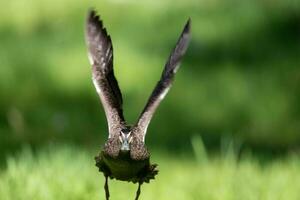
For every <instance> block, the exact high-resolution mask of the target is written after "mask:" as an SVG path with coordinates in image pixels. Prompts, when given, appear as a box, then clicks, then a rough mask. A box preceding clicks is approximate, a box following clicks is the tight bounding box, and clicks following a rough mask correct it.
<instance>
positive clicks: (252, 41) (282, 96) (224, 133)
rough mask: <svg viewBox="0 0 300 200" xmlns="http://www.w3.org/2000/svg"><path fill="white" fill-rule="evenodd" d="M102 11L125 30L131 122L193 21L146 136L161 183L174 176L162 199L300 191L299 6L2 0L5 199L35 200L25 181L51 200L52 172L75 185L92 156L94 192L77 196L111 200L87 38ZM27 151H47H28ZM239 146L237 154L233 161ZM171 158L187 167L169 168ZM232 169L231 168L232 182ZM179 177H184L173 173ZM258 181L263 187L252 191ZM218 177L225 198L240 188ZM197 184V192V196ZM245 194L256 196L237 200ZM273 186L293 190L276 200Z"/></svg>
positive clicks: (121, 61)
mask: <svg viewBox="0 0 300 200" xmlns="http://www.w3.org/2000/svg"><path fill="white" fill-rule="evenodd" d="M90 7H94V8H96V9H97V10H98V12H99V14H100V15H101V17H102V19H103V21H104V25H105V26H106V27H107V29H108V32H109V34H110V35H111V37H112V40H113V45H114V59H115V60H114V64H115V74H116V76H117V79H118V81H119V85H120V87H121V90H122V93H123V98H124V111H125V117H126V118H127V119H128V121H129V122H130V123H135V121H136V120H137V116H138V115H139V114H140V112H141V110H142V109H143V106H144V105H145V103H146V101H147V99H148V97H149V95H150V93H151V91H152V89H153V87H154V85H155V83H156V81H157V80H158V79H159V77H160V74H161V71H162V69H163V66H164V63H165V62H166V59H167V57H168V55H169V52H170V50H171V49H172V48H173V46H174V44H175V42H176V40H177V38H178V36H179V34H180V32H181V30H182V27H183V25H184V24H185V22H186V20H187V19H188V17H191V19H192V41H191V44H190V47H189V50H188V52H187V55H186V56H185V58H184V61H183V63H182V67H181V68H180V70H179V72H178V74H177V77H176V81H175V83H174V87H173V88H172V89H171V90H170V92H169V94H168V95H167V97H166V99H165V100H164V101H163V102H162V104H161V106H160V107H159V109H158V112H157V113H156V114H155V116H154V118H153V120H152V122H151V124H150V126H149V129H148V135H147V144H148V146H149V148H150V150H153V149H156V152H154V156H156V158H157V160H158V161H157V162H158V163H159V164H160V166H161V168H162V169H165V170H162V172H161V178H160V179H159V181H162V182H163V183H161V184H160V183H158V184H157V185H156V186H155V184H153V186H152V185H150V186H147V187H149V191H148V193H147V195H144V198H149V199H153V198H152V197H151V192H150V191H151V189H150V188H151V187H153V188H152V189H154V190H157V194H161V195H162V196H160V197H158V199H166V196H164V195H168V194H170V192H167V191H171V188H172V187H179V186H182V187H184V188H185V189H182V191H181V192H182V194H179V193H178V196H177V197H176V198H177V199H184V198H186V199H199V198H200V197H203V198H204V199H276V198H277V197H278V199H299V193H298V192H297V191H300V189H299V183H298V182H296V183H295V184H294V185H291V184H290V183H291V181H293V180H295V179H296V176H297V173H295V172H296V171H299V170H300V166H299V145H300V105H299V102H300V89H299V85H300V67H299V66H300V1H297V0H287V1H280V0H262V1H261V0H251V1H250V0H245V1H237V0H223V1H220V0H213V1H208V0H186V1H179V0H172V1H171V0H166V1H158V0H152V1H150V0H146V1H141V2H139V1H135V0H105V1H100V0H99V1H71V0H60V1H58V0H52V1H50V0H11V1H1V2H0V65H1V67H0V157H1V163H2V164H1V166H2V170H0V179H1V180H0V187H1V188H4V189H2V190H1V188H0V199H32V197H31V196H28V197H26V196H10V194H11V192H12V191H11V190H12V189H13V188H14V187H16V189H18V188H19V189H20V193H21V194H22V189H24V188H22V184H24V181H25V182H26V181H29V182H30V181H32V184H35V185H34V186H33V188H34V187H40V190H43V191H44V192H42V193H41V195H45V194H47V193H49V194H52V195H54V196H53V197H52V196H51V195H50V196H48V197H49V198H48V199H51V198H53V199H59V198H60V197H58V196H56V195H60V193H56V194H55V192H54V191H55V190H54V189H53V188H52V189H51V187H52V186H51V184H52V183H51V182H49V181H47V179H43V180H41V179H39V177H40V176H41V177H43V176H44V175H45V173H46V174H47V173H48V172H45V171H43V170H46V169H48V170H49V176H50V177H55V175H53V173H55V172H56V170H60V171H59V173H62V174H59V173H58V174H57V176H56V177H60V176H63V177H64V174H63V171H64V170H66V171H70V173H71V175H70V176H72V177H73V176H74V177H73V178H71V180H70V182H74V181H75V179H76V177H77V176H76V173H77V171H76V170H77V168H79V167H80V165H81V164H82V165H83V168H84V169H85V170H87V171H88V172H86V173H87V174H81V175H80V176H79V177H78V178H80V179H81V178H82V179H83V181H82V184H83V186H82V187H83V188H81V189H82V190H83V191H85V192H86V193H85V194H86V195H89V194H91V195H92V196H84V195H83V196H80V195H79V196H76V194H74V195H75V196H74V198H73V196H72V194H71V193H72V192H66V194H69V195H71V196H70V199H89V198H92V199H99V198H96V197H98V196H97V195H99V192H101V189H102V188H101V187H102V185H101V187H100V188H98V187H99V185H100V184H102V182H101V181H102V177H101V176H100V174H99V175H98V176H97V178H95V174H94V173H97V171H96V168H94V166H93V160H92V158H93V156H92V155H95V154H96V152H97V151H98V150H97V151H96V150H95V147H98V149H99V147H100V145H102V144H103V143H104V141H105V139H106V137H107V125H106V119H105V116H104V112H103V110H102V106H101V105H100V102H99V99H98V97H97V94H96V92H95V89H94V88H93V85H92V82H91V69H90V65H89V63H88V59H87V53H86V46H85V42H84V22H85V17H86V12H87V9H88V8H90ZM53 144H56V145H54V146H53ZM57 144H59V145H57ZM24 145H25V146H29V147H30V148H29V149H33V151H34V152H36V153H30V154H28V153H26V151H27V150H24V149H23V148H22V147H23V146H24ZM61 145H62V146H63V147H62V148H61V147H60V146H61ZM65 145H67V146H69V145H70V147H65ZM44 146H46V149H48V148H49V146H50V147H51V149H53V152H51V151H50V150H49V151H47V150H45V147H44ZM68 148H70V149H69V150H66V149H68ZM25 149H26V148H25ZM54 149H60V150H54ZM228 149H229V150H230V149H231V150H232V153H230V155H233V157H234V159H233V160H231V159H230V156H229V158H228V157H226V156H225V157H224V155H227V154H228V153H227V152H228ZM24 151H25V153H18V152H24ZM65 151H67V153H64V152H65ZM39 152H40V153H39ZM45 152H46V153H45ZM68 152H69V153H68ZM92 152H93V153H92ZM19 154H20V155H19ZM245 154H246V155H247V156H245V158H243V156H244V155H245ZM28 155H31V157H32V159H29V158H28ZM160 155H161V156H160ZM212 155H213V156H212ZM249 155H251V156H249ZM278 155H281V157H280V158H278ZM77 156H79V157H80V156H81V157H82V158H81V157H80V158H77ZM29 157H30V156H29ZM70 157H76V160H75V161H70V159H71V158H70ZM211 157H214V158H215V159H213V160H216V161H210V159H211ZM252 157H253V158H252ZM64 158H65V159H66V160H64ZM200 158H201V159H200ZM28 159H29V160H28ZM77 159H78V160H77ZM182 159H184V160H183V161H182ZM199 159H200V161H199ZM71 160H72V159H71ZM218 160H219V161H218ZM239 160H241V161H239ZM69 161H70V162H71V166H70V165H69ZM154 161H155V162H156V160H155V159H154ZM48 162H50V163H51V164H50V165H49V166H48V164H47V163H48ZM73 162H74V163H73ZM84 162H86V163H84ZM169 162H170V163H173V165H174V169H172V170H170V171H168V170H167V166H168V165H169V164H168V163H169ZM227 162H229V163H230V164H229V165H228V166H227V165H226V164H225V163H227ZM269 162H270V163H269ZM197 163H198V164H197ZM199 163H200V164H199ZM252 163H253V164H252ZM55 165H59V166H60V167H61V168H56V167H55ZM224 165H226V166H225V168H223V167H224ZM28 166H29V167H28ZM62 166H64V167H66V169H63V167H62ZM199 166H200V167H199ZM73 168H74V169H73ZM33 169H34V170H35V171H36V174H32V173H34V172H33V171H32V170H33ZM168 169H169V168H168ZM11 170H15V171H16V172H11ZM22 170H23V171H22ZM220 170H221V171H220ZM244 170H245V171H246V172H245V171H244ZM166 171H167V172H166ZM23 172H24V174H25V175H24V176H23V175H20V174H14V173H23ZM223 172H224V173H225V174H226V173H229V174H230V175H229V176H228V177H223V175H224V174H222V173H223ZM244 172H245V173H244ZM265 172H268V173H265ZM72 173H73V174H72ZM172 174H176V175H180V174H182V175H181V176H178V178H176V181H173V178H174V177H172ZM183 174H185V175H183ZM218 175H220V176H218ZM212 176H213V177H212ZM224 176H226V175H224ZM298 176H299V175H298ZM20 177H21V178H20ZM41 177H40V178H41ZM191 177H196V178H194V180H193V181H195V183H194V186H193V187H194V189H193V187H192V188H190V189H188V188H187V186H188V185H189V180H190V179H191ZM65 178H66V179H68V178H69V177H67V175H66V177H65ZM88 178H92V180H88ZM98 179H99V182H98ZM168 179H169V181H168ZM235 179H237V180H240V181H242V182H237V183H234V186H232V188H227V187H228V184H227V182H225V181H233V180H235ZM298 179H299V178H298ZM21 180H22V181H23V182H20V183H18V181H21ZM36 181H37V182H36ZM38 181H44V182H43V183H41V184H39V182H38ZM59 181H60V180H54V183H53V184H54V185H53V187H57V188H60V187H62V185H65V182H59ZM77 181H79V180H77ZM268 181H270V182H268ZM273 181H274V182H273ZM168 182H172V184H170V186H168ZM208 182H209V183H208ZM277 182H278V184H279V185H276V184H275V183H277ZM26 183H27V182H26ZM248 183H249V184H250V186H249V187H252V186H253V188H252V189H251V188H250V189H249V190H247V184H248ZM272 183H274V184H275V186H274V188H273V189H272V190H271V189H270V188H268V186H270V187H271V186H272ZM44 184H45V185H44ZM47 184H49V185H47ZM120 184H122V187H126V186H124V185H125V184H124V183H120ZM175 184H178V185H177V186H176V185H175ZM185 184H187V185H185ZM237 184H238V186H240V187H241V188H239V187H237V188H236V185H237ZM280 184H283V185H284V186H285V187H283V188H282V187H281V186H282V185H280ZM213 185H217V186H220V188H219V189H220V190H222V192H223V193H224V195H226V194H227V192H228V195H229V196H228V198H225V197H224V198H221V197H222V196H221V197H219V196H215V195H216V194H217V193H218V192H217V191H209V189H208V188H210V187H213ZM221 185H222V186H224V188H222V187H221ZM229 185H230V184H229ZM266 185H267V186H266ZM287 185H288V186H292V187H287ZM217 186H216V188H218V187H217ZM264 186H265V187H264ZM28 187H29V186H28ZM30 187H31V186H30ZM42 187H43V188H42ZM95 187H96V188H95ZM116 187H118V186H116ZM230 187H231V186H230ZM261 187H264V188H261ZM5 188H6V189H5ZM155 188H156V189H155ZM163 188H164V189H163ZM201 188H202V189H201ZM278 188H281V189H282V191H279V190H278ZM285 188H286V190H285ZM71 189H72V188H71ZM81 189H78V190H80V191H81ZM206 189H208V190H206ZM24 190H25V189H24ZM28 190H29V193H30V191H31V190H32V189H30V188H29V189H28ZM48 190H49V191H48ZM66 190H68V189H66ZM96 190H97V191H96ZM244 190H245V191H244ZM47 191H48V192H47ZM89 191H90V192H91V193H89ZM115 191H117V189H116V190H115ZM124 191H125V190H124ZM132 191H133V192H134V190H132ZM189 191H195V192H192V195H191V196H184V195H188V194H189ZM232 191H240V192H243V191H244V192H245V195H244V196H243V195H242V194H241V195H242V196H230V194H231V192H232ZM273 191H274V192H275V193H276V192H282V193H281V195H283V196H280V195H279V196H277V195H275V196H276V198H275V197H274V196H269V194H265V193H266V192H271V193H270V195H274V194H273V193H272V192H273ZM31 192H33V193H36V192H35V191H34V190H33V191H31ZM73 192H74V191H73ZM78 192H79V191H78ZM222 192H221V193H222ZM264 192H265V193H264ZM23 193H26V192H24V191H23ZM61 193H62V194H63V192H61ZM223 193H222V194H223ZM225 193H226V194H225ZM287 193H289V194H290V195H291V196H290V197H289V198H285V197H286V196H285V194H287ZM26 194H27V193H26ZM101 194H102V193H101ZM250 194H251V195H250ZM5 195H7V196H5ZM93 195H96V196H93ZM118 195H120V197H119V198H120V199H122V198H123V199H126V198H127V193H126V194H124V195H125V196H126V197H125V198H124V196H122V195H121V194H118ZM180 195H181V196H180ZM211 195H212V196H211ZM293 195H294V196H293ZM297 195H298V196H297ZM145 196H146V197H145ZM175 196H176V195H175ZM2 197H3V198H2ZM4 197H5V198H4ZM198 197H199V198H198ZM176 198H175V197H174V198H173V199H176ZM36 199H47V198H46V197H45V196H41V197H36Z"/></svg>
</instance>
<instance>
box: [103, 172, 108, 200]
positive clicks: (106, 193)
mask: <svg viewBox="0 0 300 200" xmlns="http://www.w3.org/2000/svg"><path fill="white" fill-rule="evenodd" d="M104 190H105V198H106V200H109V189H108V176H105V184H104Z"/></svg>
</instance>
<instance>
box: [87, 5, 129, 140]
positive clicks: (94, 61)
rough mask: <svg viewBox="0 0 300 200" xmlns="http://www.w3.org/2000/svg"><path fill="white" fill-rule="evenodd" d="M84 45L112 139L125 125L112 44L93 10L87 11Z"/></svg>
mask: <svg viewBox="0 0 300 200" xmlns="http://www.w3.org/2000/svg"><path fill="white" fill-rule="evenodd" d="M86 43H87V46H88V55H89V60H90V63H91V65H92V74H93V76H92V79H93V83H94V86H95V88H96V90H97V93H98V95H99V96H100V99H101V102H102V105H103V107H104V111H105V114H106V119H107V122H108V128H109V137H112V136H113V134H115V133H118V132H119V131H120V130H121V129H122V127H123V125H124V123H125V120H124V117H123V111H122V94H121V91H120V89H119V86H118V82H117V80H116V78H115V76H114V71H113V47H112V42H111V39H110V36H109V35H108V34H107V32H106V29H105V28H104V27H103V25H102V21H101V20H100V19H99V16H97V15H96V12H95V11H94V10H91V11H89V13H88V17H87V22H86Z"/></svg>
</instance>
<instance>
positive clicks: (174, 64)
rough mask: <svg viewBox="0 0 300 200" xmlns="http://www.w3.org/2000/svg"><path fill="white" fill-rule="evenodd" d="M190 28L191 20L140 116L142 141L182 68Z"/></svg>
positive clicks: (138, 126) (138, 127)
mask: <svg viewBox="0 0 300 200" xmlns="http://www.w3.org/2000/svg"><path fill="white" fill-rule="evenodd" d="M190 27H191V21H190V19H189V20H188V21H187V23H186V25H185V27H184V29H183V31H182V33H181V35H180V37H179V40H178V41H177V44H176V46H175V48H174V49H173V51H172V53H171V55H170V57H169V59H168V61H167V63H166V65H165V68H164V71H163V73H162V76H161V78H160V80H159V82H158V83H157V85H156V87H155V88H154V90H153V92H152V94H151V96H150V98H149V100H148V102H147V104H146V106H145V108H144V110H143V112H142V114H141V115H140V118H139V120H138V122H137V124H136V128H137V129H138V130H140V131H139V132H140V133H141V135H140V137H141V138H142V140H143V141H144V140H145V135H146V132H147V127H148V125H149V123H150V121H151V118H152V116H153V114H154V112H155V110H156V108H157V107H158V105H159V103H160V102H161V100H162V99H163V98H164V97H165V95H166V94H167V92H168V91H169V89H170V87H171V85H172V81H173V79H174V76H175V73H176V71H177V69H178V68H179V66H180V61H181V59H182V57H183V55H184V54H185V52H186V49H187V47H188V44H189V40H190Z"/></svg>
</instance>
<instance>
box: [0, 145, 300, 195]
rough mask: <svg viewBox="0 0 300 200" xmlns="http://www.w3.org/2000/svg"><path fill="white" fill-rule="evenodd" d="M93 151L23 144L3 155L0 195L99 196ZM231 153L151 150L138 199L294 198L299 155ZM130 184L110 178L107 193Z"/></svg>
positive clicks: (299, 179) (131, 189)
mask: <svg viewBox="0 0 300 200" xmlns="http://www.w3.org/2000/svg"><path fill="white" fill-rule="evenodd" d="M95 154H96V151H95V150H86V149H83V148H82V147H80V148H78V147H74V146H50V147H47V148H44V149H42V150H40V151H37V153H32V151H31V150H30V149H29V148H24V149H23V150H22V151H21V153H20V154H19V155H15V156H9V157H8V158H7V159H6V162H5V167H4V168H3V169H2V170H1V171H0V199H1V200H21V199H26V200H27V199H32V200H52V199H53V200H60V199H62V200H66V199H72V200H76V199H78V200H79V199H80V200H83V199H88V200H92V199H95V200H96V199H104V191H103V183H104V178H103V176H102V174H100V173H98V171H97V168H96V167H95V166H94V160H93V156H94V155H95ZM196 155H197V154H196ZM198 155H200V154H198ZM230 155H231V156H230ZM232 155H233V154H230V153H229V154H228V155H223V156H221V157H215V158H211V157H210V156H208V157H207V159H205V160H199V159H193V156H192V155H188V156H187V157H182V156H180V157H174V156H169V155H167V154H158V153H155V152H154V155H153V159H152V160H153V162H157V163H158V164H159V169H160V172H159V175H158V176H157V179H156V180H155V181H153V182H151V184H145V185H143V187H142V195H141V199H142V200H147V199H149V200H150V199H151V200H153V199H162V200H166V199H172V200H177V199H178V200H182V199H195V200H196V199H197V200H198V199H205V200H229V199H230V200H231V199H236V200H248V199H249V200H252V199H253V200H258V199H260V200H277V199H278V200H279V199H282V200H286V199H288V200H298V199H300V192H299V191H300V173H299V171H300V159H299V157H296V156H295V155H290V156H288V157H286V158H282V159H279V160H275V161H271V162H268V163H264V164H261V163H260V162H258V161H257V160H256V159H254V158H251V156H249V155H248V156H242V159H241V160H239V161H237V160H236V159H235V157H234V156H232ZM200 161H201V162H200ZM136 187H137V185H134V184H131V183H126V182H120V181H110V189H111V197H112V199H114V200H115V199H133V197H134V195H135V190H136Z"/></svg>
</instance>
